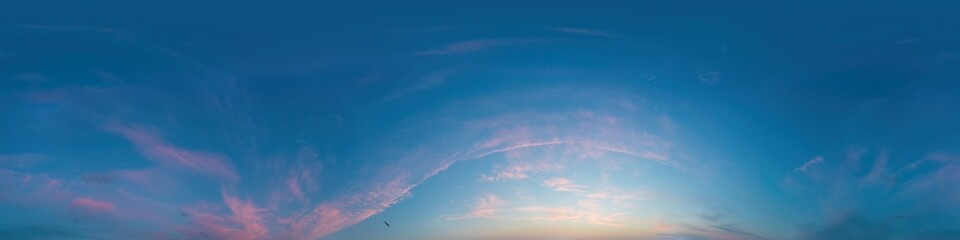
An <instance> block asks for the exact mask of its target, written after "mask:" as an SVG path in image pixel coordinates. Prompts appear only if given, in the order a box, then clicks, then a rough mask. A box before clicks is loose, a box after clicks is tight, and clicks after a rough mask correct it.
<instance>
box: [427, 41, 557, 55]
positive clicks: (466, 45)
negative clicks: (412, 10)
mask: <svg viewBox="0 0 960 240" xmlns="http://www.w3.org/2000/svg"><path fill="white" fill-rule="evenodd" d="M538 42H542V41H540V40H533V39H478V40H469V41H463V42H455V43H450V44H447V45H444V46H442V47H439V48H434V49H428V50H423V51H419V52H416V54H417V55H451V54H464V53H472V52H479V51H483V50H487V49H492V48H497V47H504V46H512V45H520V44H530V43H538Z"/></svg>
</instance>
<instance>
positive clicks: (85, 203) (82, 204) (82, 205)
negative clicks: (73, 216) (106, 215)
mask: <svg viewBox="0 0 960 240" xmlns="http://www.w3.org/2000/svg"><path fill="white" fill-rule="evenodd" d="M70 207H72V208H77V209H83V210H86V211H91V212H109V211H113V203H110V202H105V201H97V200H93V199H89V198H84V197H81V198H75V199H73V201H71V202H70Z"/></svg>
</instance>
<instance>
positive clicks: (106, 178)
mask: <svg viewBox="0 0 960 240" xmlns="http://www.w3.org/2000/svg"><path fill="white" fill-rule="evenodd" d="M80 180H83V182H85V183H93V184H108V183H112V182H115V181H117V176H116V175H113V174H109V173H91V174H87V175H84V176H83V177H82V178H81V179H80Z"/></svg>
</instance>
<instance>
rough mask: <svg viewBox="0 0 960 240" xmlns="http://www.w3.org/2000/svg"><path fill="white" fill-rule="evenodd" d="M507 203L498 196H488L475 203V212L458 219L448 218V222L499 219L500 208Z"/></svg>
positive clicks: (472, 211)
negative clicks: (471, 219)
mask: <svg viewBox="0 0 960 240" xmlns="http://www.w3.org/2000/svg"><path fill="white" fill-rule="evenodd" d="M504 203H505V202H504V201H503V200H500V198H498V197H497V195H493V194H487V195H486V196H484V197H483V198H480V199H479V200H477V202H476V203H474V206H473V210H471V211H470V212H468V213H466V214H464V215H462V216H456V217H447V218H445V219H447V220H461V219H470V218H497V217H499V216H498V215H497V214H498V212H499V208H500V206H502V205H503V204H504Z"/></svg>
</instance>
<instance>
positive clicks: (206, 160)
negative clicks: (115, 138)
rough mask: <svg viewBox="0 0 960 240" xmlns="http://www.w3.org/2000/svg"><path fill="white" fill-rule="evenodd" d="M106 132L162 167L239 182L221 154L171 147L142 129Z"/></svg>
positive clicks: (116, 128)
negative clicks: (183, 169)
mask: <svg viewBox="0 0 960 240" xmlns="http://www.w3.org/2000/svg"><path fill="white" fill-rule="evenodd" d="M106 129H107V130H109V131H112V132H115V133H117V134H120V135H121V136H123V137H124V138H126V139H127V140H129V141H131V142H133V144H134V145H136V147H137V149H138V150H140V153H142V154H143V155H145V156H147V157H148V158H149V159H151V160H154V161H157V162H158V163H160V164H162V165H165V166H171V167H178V168H185V169H190V170H192V171H196V172H201V173H205V174H208V175H212V176H217V177H220V178H222V179H224V180H228V181H231V182H235V181H237V180H238V179H239V177H238V176H237V173H236V171H235V170H234V168H233V165H232V164H230V163H229V161H228V160H227V158H226V157H224V156H223V155H221V154H215V153H208V152H201V151H193V150H186V149H182V148H179V147H175V146H172V145H170V144H168V143H166V142H164V141H163V140H162V139H160V138H159V137H157V136H156V135H155V134H152V133H150V132H149V131H148V130H146V129H144V128H142V127H136V126H121V125H109V126H107V127H106Z"/></svg>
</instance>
